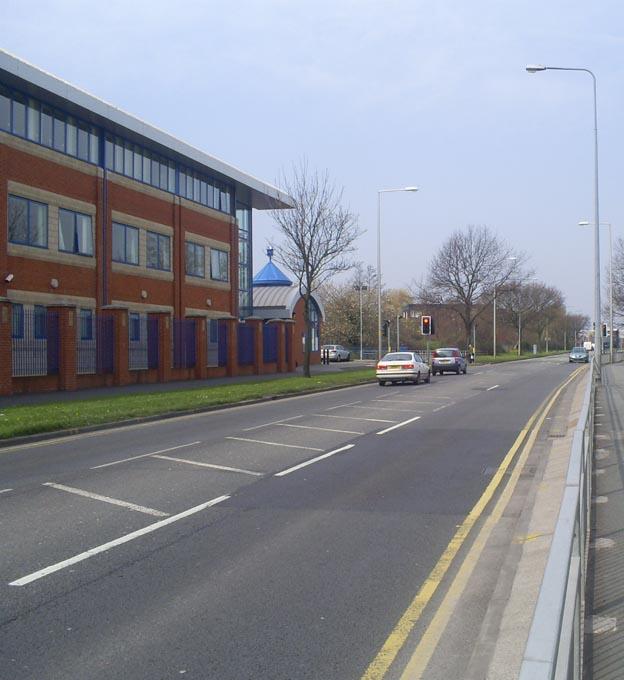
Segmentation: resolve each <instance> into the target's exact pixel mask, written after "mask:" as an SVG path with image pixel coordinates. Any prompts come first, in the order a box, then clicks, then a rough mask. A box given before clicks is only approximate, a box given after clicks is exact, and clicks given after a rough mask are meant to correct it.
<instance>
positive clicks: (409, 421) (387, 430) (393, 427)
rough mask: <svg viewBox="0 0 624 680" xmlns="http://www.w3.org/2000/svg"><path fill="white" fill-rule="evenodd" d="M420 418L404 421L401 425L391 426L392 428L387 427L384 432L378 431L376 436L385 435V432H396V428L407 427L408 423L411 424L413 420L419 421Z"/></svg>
mask: <svg viewBox="0 0 624 680" xmlns="http://www.w3.org/2000/svg"><path fill="white" fill-rule="evenodd" d="M419 419H420V416H416V417H415V418H410V419H409V420H404V421H403V422H402V423H398V424H397V425H393V426H392V427H387V428H386V429H385V430H380V431H379V432H378V433H377V434H386V432H390V431H391V430H396V429H397V427H403V425H409V424H410V423H413V422H414V421H415V420H419Z"/></svg>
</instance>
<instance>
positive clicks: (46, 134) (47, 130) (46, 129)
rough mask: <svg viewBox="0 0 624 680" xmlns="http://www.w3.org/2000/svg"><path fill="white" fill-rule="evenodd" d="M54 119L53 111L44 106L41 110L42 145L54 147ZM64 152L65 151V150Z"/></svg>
mask: <svg viewBox="0 0 624 680" xmlns="http://www.w3.org/2000/svg"><path fill="white" fill-rule="evenodd" d="M53 125H54V124H53V118H52V109H50V108H49V107H48V106H44V107H42V109H41V143H42V144H43V145H44V146H50V147H51V146H52V139H53V135H54V132H53ZM63 151H64V149H63Z"/></svg>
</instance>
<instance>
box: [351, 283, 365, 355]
mask: <svg viewBox="0 0 624 680" xmlns="http://www.w3.org/2000/svg"><path fill="white" fill-rule="evenodd" d="M353 287H354V288H355V290H357V291H359V293H360V361H362V358H363V356H362V355H363V350H362V346H363V337H364V333H363V330H362V328H363V326H362V291H363V290H368V286H365V285H363V284H361V283H358V284H356V285H355V286H353Z"/></svg>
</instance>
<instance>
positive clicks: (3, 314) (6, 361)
mask: <svg viewBox="0 0 624 680" xmlns="http://www.w3.org/2000/svg"><path fill="white" fill-rule="evenodd" d="M11 309H12V308H11V303H10V302H9V301H8V300H7V298H0V394H2V395H10V394H13V341H12V339H11Z"/></svg>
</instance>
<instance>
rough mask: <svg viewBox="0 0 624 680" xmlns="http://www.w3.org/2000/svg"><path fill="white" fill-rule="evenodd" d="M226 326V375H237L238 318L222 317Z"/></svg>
mask: <svg viewBox="0 0 624 680" xmlns="http://www.w3.org/2000/svg"><path fill="white" fill-rule="evenodd" d="M224 322H225V324H226V326H227V339H228V345H227V364H226V374H227V376H228V377H234V376H237V375H238V319H224Z"/></svg>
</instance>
